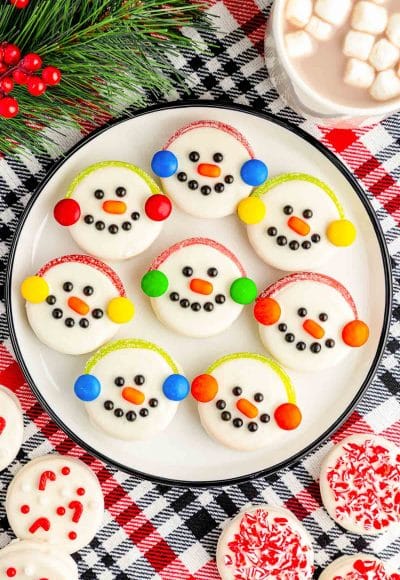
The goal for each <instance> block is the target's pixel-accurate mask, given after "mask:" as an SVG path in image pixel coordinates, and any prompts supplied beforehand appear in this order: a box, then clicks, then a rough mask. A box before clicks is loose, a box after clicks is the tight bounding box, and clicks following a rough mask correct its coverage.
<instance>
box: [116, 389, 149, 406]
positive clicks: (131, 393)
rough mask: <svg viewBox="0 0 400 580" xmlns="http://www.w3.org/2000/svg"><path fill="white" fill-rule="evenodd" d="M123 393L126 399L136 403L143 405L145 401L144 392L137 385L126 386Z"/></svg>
mask: <svg viewBox="0 0 400 580" xmlns="http://www.w3.org/2000/svg"><path fill="white" fill-rule="evenodd" d="M121 394H122V398H123V399H125V401H128V402H129V403H133V404H134V405H141V404H142V403H143V402H144V393H142V391H139V389H135V387H124V388H123V389H122V393H121Z"/></svg>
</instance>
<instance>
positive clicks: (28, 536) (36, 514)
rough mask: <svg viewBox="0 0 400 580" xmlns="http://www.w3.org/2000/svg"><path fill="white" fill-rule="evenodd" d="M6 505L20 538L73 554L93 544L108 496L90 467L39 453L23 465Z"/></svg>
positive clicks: (67, 458) (11, 488) (9, 492)
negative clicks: (49, 545)
mask: <svg viewBox="0 0 400 580" xmlns="http://www.w3.org/2000/svg"><path fill="white" fill-rule="evenodd" d="M5 508H6V512H7V518H8V521H9V523H10V526H11V528H12V530H13V532H14V534H15V535H16V536H17V538H19V539H21V540H33V541H39V542H46V543H47V544H51V545H53V546H55V547H57V548H58V549H59V550H61V551H63V552H64V553H68V554H71V553H72V552H76V551H77V550H80V549H81V548H83V547H84V546H86V545H87V544H89V542H91V540H92V539H93V537H94V536H95V534H96V532H97V531H98V530H99V528H100V526H101V523H102V520H103V513H104V499H103V494H102V491H101V487H100V484H99V482H98V480H97V477H96V476H95V474H94V473H93V472H92V471H91V469H89V467H87V466H86V465H85V464H84V463H82V461H79V460H78V459H73V458H71V457H66V456H63V455H57V454H53V455H45V456H44V457H38V458H37V459H34V460H33V461H30V462H29V463H27V464H26V465H25V466H24V467H23V468H22V469H21V470H20V471H18V473H17V475H16V476H15V477H14V479H13V480H12V482H11V484H10V486H9V488H8V491H7V497H6V504H5Z"/></svg>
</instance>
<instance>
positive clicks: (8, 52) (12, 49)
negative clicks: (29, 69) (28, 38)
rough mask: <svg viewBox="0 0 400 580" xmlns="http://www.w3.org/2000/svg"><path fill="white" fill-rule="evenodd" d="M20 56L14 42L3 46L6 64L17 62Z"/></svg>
mask: <svg viewBox="0 0 400 580" xmlns="http://www.w3.org/2000/svg"><path fill="white" fill-rule="evenodd" d="M20 58H21V51H20V49H19V48H18V46H17V45H16V44H7V45H6V46H5V47H4V62H5V63H6V64H17V62H18V61H19V59H20Z"/></svg>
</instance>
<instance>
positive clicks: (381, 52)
mask: <svg viewBox="0 0 400 580" xmlns="http://www.w3.org/2000/svg"><path fill="white" fill-rule="evenodd" d="M399 58H400V49H398V48H397V46H395V45H394V44H392V43H391V42H389V41H388V40H386V38H381V40H378V42H377V43H376V44H375V45H374V47H373V49H372V50H371V54H370V55H369V62H370V63H371V64H372V66H373V67H374V68H375V69H376V70H377V71H382V70H386V69H388V68H392V67H393V66H394V65H395V64H396V62H397V61H398V60H399Z"/></svg>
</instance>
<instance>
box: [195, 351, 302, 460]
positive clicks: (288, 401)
mask: <svg viewBox="0 0 400 580" xmlns="http://www.w3.org/2000/svg"><path fill="white" fill-rule="evenodd" d="M191 390H192V395H193V397H194V398H195V399H196V400H197V401H198V403H199V404H198V410H199V414H200V420H201V424H202V425H203V427H204V429H205V430H206V431H207V433H208V434H209V435H210V437H213V438H214V439H216V440H217V441H219V442H220V443H222V444H223V445H226V446H227V447H232V448H233V449H238V450H241V451H252V450H254V449H259V448H261V447H265V446H267V445H275V444H277V443H278V442H282V429H284V430H291V429H296V428H297V427H298V426H299V425H300V422H301V412H300V410H299V408H298V407H297V406H296V394H295V391H294V388H293V385H292V383H291V381H290V379H289V377H288V376H287V374H286V373H285V372H284V371H283V370H282V369H281V367H280V366H279V365H278V364H277V363H276V362H275V361H273V360H270V359H267V358H265V357H264V356H262V355H260V354H255V353H248V352H238V353H235V354H230V355H226V356H224V357H222V358H220V359H219V360H217V361H216V362H215V363H213V364H212V365H211V366H210V367H209V368H208V369H207V370H206V372H205V374H202V375H199V376H198V377H196V378H195V379H194V381H193V382H192V389H191Z"/></svg>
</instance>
